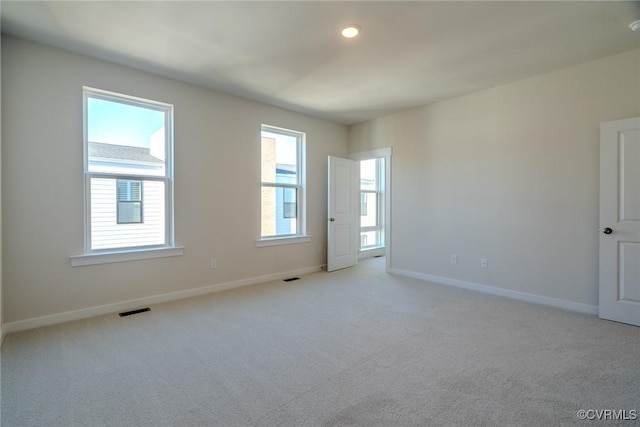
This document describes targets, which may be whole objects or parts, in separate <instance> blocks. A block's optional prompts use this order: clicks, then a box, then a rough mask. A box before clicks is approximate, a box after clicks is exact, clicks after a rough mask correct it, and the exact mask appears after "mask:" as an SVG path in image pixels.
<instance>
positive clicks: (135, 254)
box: [71, 86, 184, 267]
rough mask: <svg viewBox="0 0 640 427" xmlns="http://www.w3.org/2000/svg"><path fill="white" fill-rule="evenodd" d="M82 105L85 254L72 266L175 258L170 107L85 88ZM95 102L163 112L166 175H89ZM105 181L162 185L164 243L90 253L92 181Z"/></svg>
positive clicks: (179, 249) (178, 249)
mask: <svg viewBox="0 0 640 427" xmlns="http://www.w3.org/2000/svg"><path fill="white" fill-rule="evenodd" d="M82 98H83V99H82V102H83V169H84V197H85V199H84V217H85V221H84V222H85V230H84V254H82V255H77V256H72V257H71V265H72V266H74V267H75V266H83V265H92V264H104V263H110V262H120V261H131V260H139V259H149V258H159V257H165V256H177V255H182V254H183V250H184V248H183V247H179V246H175V242H174V216H173V212H174V207H173V200H174V197H173V185H174V174H173V164H174V158H173V157H174V152H173V105H171V104H166V103H163V102H158V101H152V100H148V99H143V98H138V97H135V96H131V95H125V94H120V93H116V92H110V91H106V90H102V89H96V88H91V87H87V86H84V87H83V92H82ZM89 98H96V99H102V100H105V101H111V102H117V103H121V104H127V105H132V106H136V107H141V108H147V109H154V110H158V111H162V112H163V113H164V115H165V123H164V126H165V175H164V176H157V175H142V174H136V175H134V174H122V173H110V172H90V171H89V146H88V144H89V140H88V139H89V138H88V126H87V120H88V109H87V106H88V99H89ZM92 178H107V179H115V180H118V179H121V180H134V181H143V182H144V181H162V182H164V189H165V195H164V197H165V224H164V225H165V241H164V243H162V244H158V245H145V246H129V247H124V248H112V249H97V250H96V249H91V179H92Z"/></svg>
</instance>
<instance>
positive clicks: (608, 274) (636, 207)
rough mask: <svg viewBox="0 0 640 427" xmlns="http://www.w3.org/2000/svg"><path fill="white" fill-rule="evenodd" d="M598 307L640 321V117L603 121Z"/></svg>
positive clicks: (624, 319)
mask: <svg viewBox="0 0 640 427" xmlns="http://www.w3.org/2000/svg"><path fill="white" fill-rule="evenodd" d="M599 311H600V317H601V318H603V319H609V320H615V321H617V322H623V323H629V324H632V325H637V326H640V117H636V118H633V119H626V120H617V121H613V122H606V123H602V124H601V125H600V302H599Z"/></svg>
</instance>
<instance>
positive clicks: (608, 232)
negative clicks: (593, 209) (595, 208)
mask: <svg viewBox="0 0 640 427" xmlns="http://www.w3.org/2000/svg"><path fill="white" fill-rule="evenodd" d="M602 232H603V233H604V234H611V233H613V230H612V229H610V228H609V227H606V228H605V229H603V230H602Z"/></svg>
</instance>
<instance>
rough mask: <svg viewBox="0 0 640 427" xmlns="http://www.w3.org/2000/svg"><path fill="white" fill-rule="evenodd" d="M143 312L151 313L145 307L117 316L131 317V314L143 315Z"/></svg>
mask: <svg viewBox="0 0 640 427" xmlns="http://www.w3.org/2000/svg"><path fill="white" fill-rule="evenodd" d="M145 311H151V309H150V308H149V307H145V308H140V309H138V310H131V311H123V312H122V313H119V314H118V315H119V316H120V317H125V316H131V315H132V314H138V313H144V312H145Z"/></svg>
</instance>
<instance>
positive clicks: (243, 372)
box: [1, 258, 640, 427]
mask: <svg viewBox="0 0 640 427" xmlns="http://www.w3.org/2000/svg"><path fill="white" fill-rule="evenodd" d="M1 379H2V390H1V391H2V396H1V399H2V402H1V404H2V413H1V415H2V426H5V427H13V426H29V427H36V426H47V427H52V426H61V427H70V426H83V427H92V426H96V427H97V426H138V427H141V426H153V427H162V426H367V427H369V426H449V425H451V426H481V425H486V426H518V425H521V426H553V425H585V426H595V425H601V424H602V425H616V424H620V425H635V424H637V423H638V422H639V421H638V420H636V421H632V420H626V421H620V420H619V421H604V422H600V421H598V420H593V421H590V420H586V421H581V420H579V419H578V417H577V415H576V414H577V411H578V410H580V409H585V410H604V409H611V410H624V411H626V412H625V413H617V416H620V415H621V414H622V415H623V416H626V417H627V418H633V414H634V412H632V410H634V411H638V412H640V328H636V327H632V326H627V325H622V324H618V323H614V322H608V321H603V320H599V319H598V318H596V317H592V316H586V315H581V314H576V313H571V312H565V311H561V310H557V309H552V308H547V307H542V306H537V305H532V304H528V303H523V302H518V301H513V300H509V299H504V298H499V297H495V296H489V295H484V294H479V293H475V292H471V291H466V290H461V289H456V288H450V287H444V286H439V285H434V284H430V283H427V282H423V281H419V280H415V279H410V278H405V277H397V276H391V275H387V274H385V273H384V260H383V259H382V258H379V259H371V260H366V261H363V262H362V263H360V264H359V265H358V266H357V267H356V268H351V269H347V270H342V271H338V272H334V273H324V272H323V273H317V274H310V275H306V276H302V277H301V279H300V280H298V281H293V282H289V283H284V282H281V281H279V282H272V283H268V284H262V285H256V286H252V287H247V288H242V289H236V290H232V291H227V292H223V293H217V294H212V295H208V296H205V297H200V298H195V299H189V300H182V301H176V302H172V303H167V304H161V305H157V306H152V307H151V312H147V313H141V314H137V315H134V316H130V317H124V318H120V317H118V316H117V315H109V316H102V317H97V318H92V319H88V320H83V321H77V322H71V323H66V324H61V325H55V326H52V327H45V328H39V329H35V330H31V331H25V332H20V333H14V334H10V335H9V336H8V337H7V338H6V341H5V343H4V347H3V349H2V374H1ZM589 414H590V416H591V417H592V418H593V417H594V416H596V414H595V413H594V412H591V413H589ZM639 415H640V414H639Z"/></svg>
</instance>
